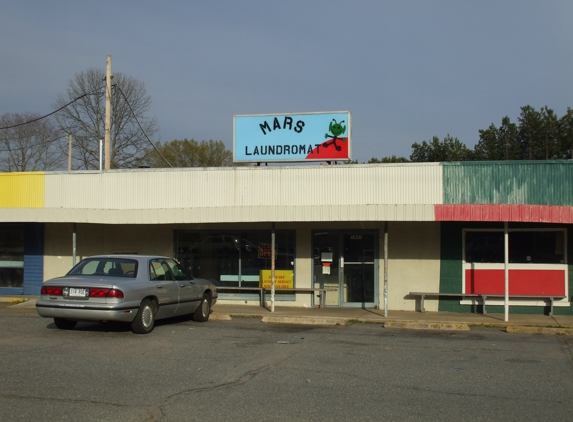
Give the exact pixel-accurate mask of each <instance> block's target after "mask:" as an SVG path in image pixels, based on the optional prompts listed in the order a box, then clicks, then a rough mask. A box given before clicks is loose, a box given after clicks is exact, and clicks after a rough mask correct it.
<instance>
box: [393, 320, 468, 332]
mask: <svg viewBox="0 0 573 422" xmlns="http://www.w3.org/2000/svg"><path fill="white" fill-rule="evenodd" d="M384 328H404V329H410V330H443V331H469V330H470V327H469V326H468V324H463V323H450V322H420V321H388V322H385V323H384Z"/></svg>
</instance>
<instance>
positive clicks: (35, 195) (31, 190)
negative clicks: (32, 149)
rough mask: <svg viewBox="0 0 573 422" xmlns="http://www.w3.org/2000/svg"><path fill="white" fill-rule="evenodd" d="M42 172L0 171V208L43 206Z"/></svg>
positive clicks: (43, 179)
mask: <svg viewBox="0 0 573 422" xmlns="http://www.w3.org/2000/svg"><path fill="white" fill-rule="evenodd" d="M44 186H45V175H44V172H34V173H0V208H43V207H44Z"/></svg>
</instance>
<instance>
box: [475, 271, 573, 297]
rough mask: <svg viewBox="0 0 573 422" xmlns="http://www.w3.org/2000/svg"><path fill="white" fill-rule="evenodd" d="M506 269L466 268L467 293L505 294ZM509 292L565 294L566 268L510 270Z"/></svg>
mask: <svg viewBox="0 0 573 422" xmlns="http://www.w3.org/2000/svg"><path fill="white" fill-rule="evenodd" d="M504 279H505V274H504V270H470V269H468V270H466V293H478V294H485V293H489V294H496V295H502V294H504V284H505V282H504ZM509 294H513V295H555V296H564V295H565V271H564V270H509Z"/></svg>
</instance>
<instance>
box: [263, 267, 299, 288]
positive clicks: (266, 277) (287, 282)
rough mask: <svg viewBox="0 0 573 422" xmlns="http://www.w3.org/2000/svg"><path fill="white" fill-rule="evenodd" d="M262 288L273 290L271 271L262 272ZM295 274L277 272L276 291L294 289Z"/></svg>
mask: <svg viewBox="0 0 573 422" xmlns="http://www.w3.org/2000/svg"><path fill="white" fill-rule="evenodd" d="M259 285H260V287H263V288H265V289H270V288H271V270H261V277H260V281H259ZM293 287H294V273H293V271H292V270H275V289H292V288H293Z"/></svg>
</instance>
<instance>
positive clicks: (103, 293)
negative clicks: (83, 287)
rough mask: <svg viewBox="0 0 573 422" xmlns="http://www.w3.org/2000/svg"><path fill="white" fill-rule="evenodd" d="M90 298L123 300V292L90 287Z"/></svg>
mask: <svg viewBox="0 0 573 422" xmlns="http://www.w3.org/2000/svg"><path fill="white" fill-rule="evenodd" d="M90 297H115V298H118V299H122V298H123V292H122V291H121V290H117V289H103V288H100V287H90Z"/></svg>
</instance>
